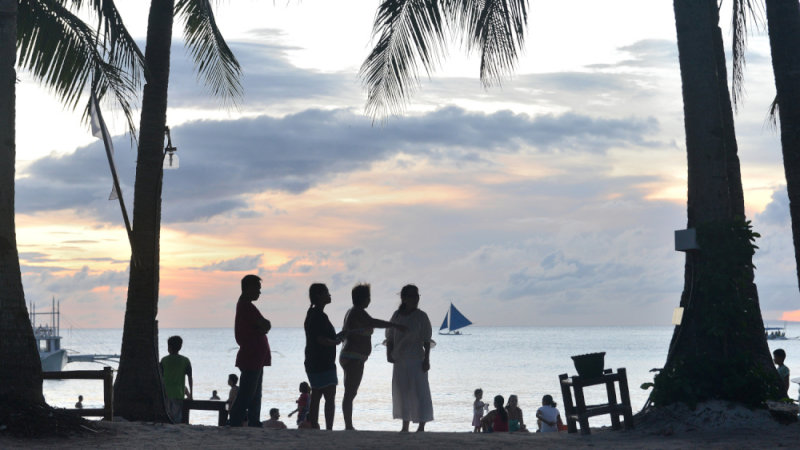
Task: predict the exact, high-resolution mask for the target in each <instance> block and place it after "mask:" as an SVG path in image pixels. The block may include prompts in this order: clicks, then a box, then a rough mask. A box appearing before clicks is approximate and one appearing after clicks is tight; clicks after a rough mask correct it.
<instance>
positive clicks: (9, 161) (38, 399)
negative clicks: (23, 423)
mask: <svg viewBox="0 0 800 450" xmlns="http://www.w3.org/2000/svg"><path fill="white" fill-rule="evenodd" d="M16 51H17V0H0V361H1V363H0V399H3V400H4V401H10V402H23V401H24V402H35V403H44V397H43V396H42V364H41V362H40V361H39V354H38V352H37V351H36V341H35V340H34V338H33V329H32V328H31V323H30V321H29V320H28V310H27V308H26V307H25V294H24V292H23V290H22V275H21V273H20V267H19V254H18V253H17V236H16V228H15V222H14V171H15V167H14V165H15V157H16V144H15V119H16V117H15V115H16V111H15V102H16V95H15V89H16V79H17V77H16V72H15V70H14V66H15V62H16ZM10 404H14V403H10Z"/></svg>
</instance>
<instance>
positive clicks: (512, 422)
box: [506, 394, 528, 432]
mask: <svg viewBox="0 0 800 450" xmlns="http://www.w3.org/2000/svg"><path fill="white" fill-rule="evenodd" d="M517 403H518V400H517V396H516V395H513V394H512V395H509V396H508V404H506V411H508V431H511V432H514V431H521V432H527V431H528V429H527V428H526V427H525V422H524V421H523V419H522V409H520V407H519V406H518V405H517Z"/></svg>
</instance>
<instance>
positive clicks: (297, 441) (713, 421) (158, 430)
mask: <svg viewBox="0 0 800 450" xmlns="http://www.w3.org/2000/svg"><path fill="white" fill-rule="evenodd" d="M637 422H638V426H637V427H636V428H635V429H634V430H630V431H613V430H610V429H607V428H602V429H592V434H591V435H580V434H577V433H576V434H569V433H563V432H562V433H544V434H542V433H527V434H524V433H513V434H508V433H497V434H472V433H467V432H458V433H438V432H426V433H406V434H401V433H397V432H388V431H318V430H264V429H248V428H230V427H213V426H202V425H164V424H153V423H140V422H111V423H107V422H100V423H98V425H97V428H98V432H97V433H91V434H86V435H83V436H76V437H69V438H44V439H15V438H10V437H0V448H3V449H5V448H59V449H79V448H80V449H84V448H115V449H117V448H155V447H157V448H195V449H199V448H252V447H255V446H258V447H269V448H287V449H294V448H296V449H309V448H312V449H326V448H339V449H374V448H404V449H423V448H424V449H431V448H434V449H437V450H439V449H465V448H476V449H483V448H529V447H544V448H584V447H596V448H623V449H625V448H663V449H678V448H698V447H699V448H737V449H739V448H774V447H797V446H799V445H800V424H798V423H792V424H789V425H782V424H779V423H777V422H776V421H775V420H773V419H772V418H771V417H770V415H769V413H768V412H767V411H765V410H757V411H750V410H748V409H746V408H742V407H738V406H731V405H728V404H725V403H722V402H713V403H709V404H702V405H699V406H698V408H697V409H696V410H695V411H689V410H688V409H686V408H685V407H675V408H670V409H662V410H659V411H658V412H655V413H648V414H644V415H639V416H637ZM399 425H400V424H399V422H398V427H399Z"/></svg>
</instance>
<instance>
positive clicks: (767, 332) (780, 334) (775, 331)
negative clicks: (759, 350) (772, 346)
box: [764, 324, 787, 341]
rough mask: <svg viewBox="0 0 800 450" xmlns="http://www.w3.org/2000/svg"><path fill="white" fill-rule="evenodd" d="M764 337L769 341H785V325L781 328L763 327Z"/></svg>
mask: <svg viewBox="0 0 800 450" xmlns="http://www.w3.org/2000/svg"><path fill="white" fill-rule="evenodd" d="M764 336H765V337H766V338H767V340H769V341H785V340H786V339H787V338H786V325H785V324H784V325H783V326H782V327H764Z"/></svg>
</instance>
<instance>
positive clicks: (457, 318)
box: [439, 303, 472, 335]
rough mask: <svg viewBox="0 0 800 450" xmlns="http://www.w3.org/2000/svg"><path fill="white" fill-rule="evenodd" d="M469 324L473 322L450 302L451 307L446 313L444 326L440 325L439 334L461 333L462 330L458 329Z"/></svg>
mask: <svg viewBox="0 0 800 450" xmlns="http://www.w3.org/2000/svg"><path fill="white" fill-rule="evenodd" d="M469 325H472V322H471V321H470V320H469V319H467V318H466V317H465V316H464V315H463V314H461V311H459V310H457V309H456V307H455V306H453V303H450V309H449V310H448V311H447V313H445V315H444V321H443V322H442V326H441V327H439V334H449V335H460V334H461V332H460V331H458V330H460V329H462V328H464V327H467V326H469ZM443 330H444V333H443V332H442V331H443Z"/></svg>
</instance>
